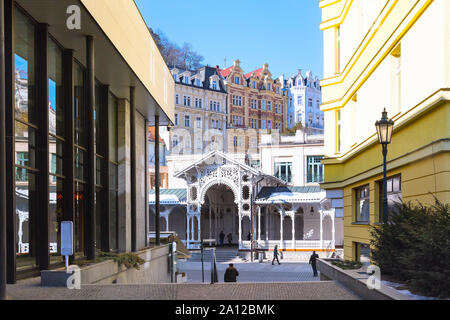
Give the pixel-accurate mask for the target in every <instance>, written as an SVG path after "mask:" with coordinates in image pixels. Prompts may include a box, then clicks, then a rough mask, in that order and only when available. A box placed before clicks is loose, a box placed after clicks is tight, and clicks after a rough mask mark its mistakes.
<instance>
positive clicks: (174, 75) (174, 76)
mask: <svg viewBox="0 0 450 320" xmlns="http://www.w3.org/2000/svg"><path fill="white" fill-rule="evenodd" d="M173 80H175V82H176V81H178V77H177V75H176V73H174V74H173Z"/></svg>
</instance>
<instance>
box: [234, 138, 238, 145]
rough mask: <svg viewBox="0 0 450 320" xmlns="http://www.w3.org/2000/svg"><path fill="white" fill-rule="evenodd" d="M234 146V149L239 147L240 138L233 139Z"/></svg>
mask: <svg viewBox="0 0 450 320" xmlns="http://www.w3.org/2000/svg"><path fill="white" fill-rule="evenodd" d="M233 146H234V147H237V146H238V137H236V136H234V137H233Z"/></svg>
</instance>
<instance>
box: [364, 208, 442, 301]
mask: <svg viewBox="0 0 450 320" xmlns="http://www.w3.org/2000/svg"><path fill="white" fill-rule="evenodd" d="M396 209H397V210H395V212H394V213H392V214H391V217H390V220H389V222H387V223H384V224H382V225H379V226H372V228H371V235H372V241H371V246H372V255H371V257H372V260H373V262H374V263H375V264H377V265H378V266H379V267H380V269H381V272H382V273H383V274H387V275H391V276H392V277H394V278H395V279H398V280H399V281H403V282H405V283H406V284H407V285H408V288H409V289H410V291H412V292H414V293H417V294H422V295H427V296H432V297H440V298H445V297H450V268H449V265H450V206H449V204H443V203H441V202H440V201H438V200H437V199H436V202H435V204H434V205H431V206H424V205H422V204H421V203H419V204H418V205H413V204H411V203H402V204H399V205H398V206H397V208H396Z"/></svg>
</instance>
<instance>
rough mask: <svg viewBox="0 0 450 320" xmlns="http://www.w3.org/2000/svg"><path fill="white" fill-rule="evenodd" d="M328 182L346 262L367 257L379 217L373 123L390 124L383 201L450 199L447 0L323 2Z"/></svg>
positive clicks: (378, 168) (379, 156)
mask: <svg viewBox="0 0 450 320" xmlns="http://www.w3.org/2000/svg"><path fill="white" fill-rule="evenodd" d="M319 6H320V7H321V9H322V23H321V25H320V27H321V29H322V31H323V35H324V77H325V78H324V79H323V80H322V81H321V86H322V94H323V104H322V106H321V110H322V111H324V113H325V154H326V157H325V159H324V160H323V163H324V165H325V181H324V183H323V184H322V185H321V186H322V188H324V189H325V190H326V191H327V197H328V198H329V199H331V204H332V206H333V207H334V208H335V210H336V214H337V215H342V216H343V217H344V255H345V258H346V259H351V260H362V259H363V257H364V258H368V257H367V253H368V244H369V243H370V228H371V227H370V226H371V225H376V224H377V223H380V216H381V215H382V212H381V208H382V205H381V204H382V183H381V180H382V178H383V168H382V161H383V160H382V153H381V145H380V144H379V143H378V139H377V134H376V128H375V121H376V120H379V119H380V118H381V112H382V111H383V109H384V108H386V111H387V112H388V117H389V118H391V119H392V120H394V121H395V126H394V131H393V135H392V142H391V144H390V145H389V146H388V155H387V177H388V188H387V191H388V195H389V196H388V200H389V205H390V206H391V205H392V204H393V203H394V202H396V201H398V200H403V201H406V202H408V201H412V202H417V201H420V202H422V203H423V204H432V203H433V202H434V197H436V198H438V199H439V200H440V201H442V202H447V203H448V202H449V201H450V153H449V150H450V21H449V19H448V17H449V16H450V2H449V1H446V0H354V1H353V0H322V1H320V2H319Z"/></svg>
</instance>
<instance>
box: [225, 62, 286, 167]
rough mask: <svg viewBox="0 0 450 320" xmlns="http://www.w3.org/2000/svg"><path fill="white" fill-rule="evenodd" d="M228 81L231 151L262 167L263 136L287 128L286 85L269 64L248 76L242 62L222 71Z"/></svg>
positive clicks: (228, 124)
mask: <svg viewBox="0 0 450 320" xmlns="http://www.w3.org/2000/svg"><path fill="white" fill-rule="evenodd" d="M219 72H220V74H221V75H222V77H223V78H224V79H225V84H226V88H227V93H228V101H227V107H228V109H227V113H228V114H227V116H228V118H227V127H228V130H227V152H228V153H234V154H244V155H245V157H246V159H247V160H246V162H247V163H248V164H250V165H252V166H255V167H259V165H260V161H261V159H259V152H258V144H259V142H260V137H261V134H262V133H267V132H270V131H275V130H276V131H282V130H283V129H284V128H286V97H284V96H283V91H282V84H281V83H280V82H279V80H278V79H276V80H274V79H272V74H271V73H270V71H269V65H268V64H267V63H266V64H264V65H263V67H262V68H260V69H257V70H255V71H252V72H249V73H247V74H245V73H244V70H243V69H242V68H241V66H240V61H239V60H235V61H234V64H233V66H231V67H229V68H227V69H224V70H220V71H219Z"/></svg>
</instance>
